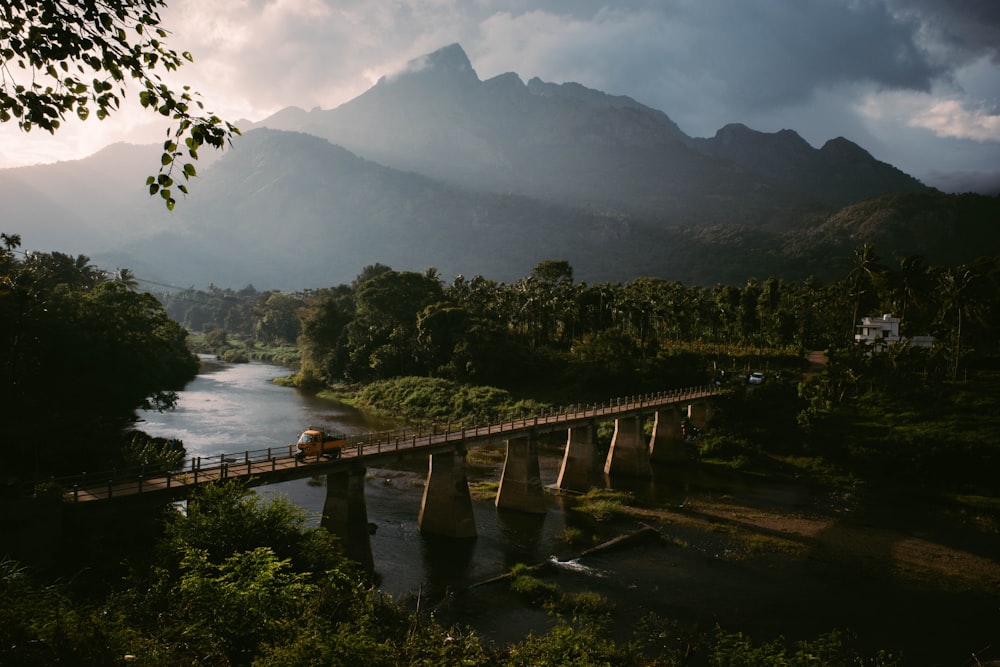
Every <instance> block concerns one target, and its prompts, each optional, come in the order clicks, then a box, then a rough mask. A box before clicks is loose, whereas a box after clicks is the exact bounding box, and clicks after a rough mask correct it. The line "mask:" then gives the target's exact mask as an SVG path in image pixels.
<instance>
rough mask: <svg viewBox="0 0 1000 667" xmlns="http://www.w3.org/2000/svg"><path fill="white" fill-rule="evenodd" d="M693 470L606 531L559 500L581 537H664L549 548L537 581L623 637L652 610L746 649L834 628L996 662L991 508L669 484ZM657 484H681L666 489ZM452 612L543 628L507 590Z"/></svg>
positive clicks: (925, 660) (875, 642) (999, 578)
mask: <svg viewBox="0 0 1000 667" xmlns="http://www.w3.org/2000/svg"><path fill="white" fill-rule="evenodd" d="M699 467H701V466H695V468H699ZM703 475H704V473H703V472H700V471H698V470H696V469H689V470H688V471H687V473H686V474H685V473H684V472H678V473H676V474H674V475H671V478H670V480H669V481H668V480H667V479H665V476H662V477H661V478H660V479H658V480H657V482H656V484H655V487H657V488H658V489H659V491H657V492H655V494H654V495H655V496H659V497H658V498H654V497H651V496H643V495H642V494H641V493H640V494H637V495H636V497H635V501H634V502H631V503H629V504H627V505H626V507H625V511H624V514H620V515H619V516H618V518H617V519H615V520H614V521H613V522H607V523H603V524H594V523H587V522H584V523H582V524H581V523H580V522H579V521H578V519H579V517H576V518H572V517H573V515H574V514H576V513H575V512H574V511H573V510H572V508H571V504H568V505H567V514H568V515H569V517H568V518H567V524H573V525H577V526H581V525H587V526H588V528H585V529H583V530H584V532H585V533H587V531H588V530H589V531H591V532H593V533H594V534H595V536H596V534H597V533H600V534H601V536H602V537H601V538H600V540H601V541H603V540H607V539H612V538H611V537H609V536H612V535H614V534H622V535H624V534H629V533H631V532H633V531H636V530H642V531H644V534H645V533H646V532H647V531H649V530H655V531H656V533H657V534H658V536H659V539H654V540H652V541H650V540H643V541H641V542H638V543H635V544H633V545H630V546H629V547H627V548H625V549H616V550H613V551H606V552H605V551H601V552H598V553H586V551H585V549H582V548H572V547H567V548H566V550H565V551H566V553H575V554H578V555H579V557H578V558H571V557H569V556H567V555H565V554H562V555H559V556H557V557H556V558H555V560H554V561H553V562H552V565H553V567H546V568H544V569H543V570H541V571H540V574H539V576H544V577H545V578H546V580H547V581H550V582H552V583H554V584H556V585H558V587H559V588H560V590H564V591H567V592H578V593H582V592H588V593H596V594H599V595H602V596H604V597H606V598H607V599H609V600H613V601H616V602H615V603H614V609H613V612H612V615H611V617H612V619H613V624H614V626H615V633H616V637H617V638H618V639H619V640H621V641H628V639H629V637H630V633H631V631H632V630H633V629H635V628H636V627H638V626H639V624H641V623H642V619H643V618H644V617H645V616H648V615H649V614H656V615H657V616H659V617H661V618H672V619H676V620H677V621H678V622H679V623H681V624H682V625H683V626H685V627H689V628H696V629H698V631H700V632H709V631H711V630H712V629H713V628H715V627H716V626H718V627H721V628H722V629H723V630H724V631H727V632H741V633H745V634H746V635H748V636H750V637H753V639H754V641H756V642H765V641H772V640H775V639H778V638H784V639H785V640H787V641H790V642H795V641H811V640H814V639H816V638H817V637H819V636H821V635H823V634H824V633H828V632H830V631H834V630H837V631H843V632H845V633H848V634H852V635H853V636H854V639H853V640H852V641H853V642H854V645H855V646H857V648H858V650H859V651H861V652H862V654H865V655H874V654H875V653H876V652H877V651H880V650H885V651H887V652H889V653H891V654H893V655H896V656H902V658H903V661H902V664H907V665H910V664H912V665H942V666H948V667H951V666H954V665H964V664H977V663H975V662H971V663H970V662H969V659H970V656H972V655H975V656H977V659H978V660H979V661H980V663H978V664H990V663H989V662H988V661H989V660H990V659H992V660H998V659H1000V646H998V645H996V644H995V637H996V634H995V633H996V628H997V627H1000V609H998V605H997V600H998V599H1000V563H998V562H997V560H996V557H995V554H996V534H995V532H994V528H993V525H992V524H991V523H990V518H989V513H983V514H982V515H975V514H970V513H968V512H967V511H963V506H959V505H954V504H949V503H947V502H942V501H939V500H932V499H927V498H920V497H916V496H906V495H902V494H880V493H876V492H872V491H867V492H845V491H842V490H839V491H838V490H833V489H829V488H825V487H817V486H812V485H809V484H808V483H800V482H796V481H794V480H792V481H790V480H762V479H759V478H753V479H746V478H744V479H742V480H741V479H740V477H741V476H740V475H739V474H733V475H728V473H727V477H729V479H731V480H734V481H735V483H734V484H731V485H719V486H716V487H714V488H710V486H711V485H705V484H701V483H692V484H690V485H689V486H688V487H687V488H686V489H685V488H684V487H683V484H684V483H683V482H680V481H679V480H681V479H684V478H687V479H689V480H694V479H697V478H699V477H700V476H703ZM668 485H671V486H676V488H674V489H673V490H671V491H664V487H666V486H668ZM665 496H666V497H665ZM587 534H589V533H587ZM449 606H450V607H451V609H452V610H453V612H454V613H455V618H456V620H458V619H459V617H460V616H461V617H462V618H465V619H469V620H468V622H470V623H471V624H472V625H473V627H474V628H475V629H476V630H477V632H480V633H481V634H483V635H484V636H487V637H490V638H491V639H492V640H494V641H496V642H498V643H510V642H513V641H518V640H519V639H520V638H522V637H523V636H524V633H526V632H527V631H529V630H531V629H535V628H544V627H547V625H548V624H551V623H552V622H553V620H552V619H551V618H546V616H545V614H544V613H543V612H540V611H539V610H538V609H536V608H532V607H530V605H528V604H526V602H525V601H524V600H523V599H521V598H519V597H518V596H517V595H516V594H515V593H514V592H512V591H510V590H509V589H508V588H507V587H506V586H504V584H503V582H502V581H498V582H497V583H495V584H494V585H491V586H488V587H478V588H476V589H474V590H467V591H462V592H454V593H453V594H452V596H451V598H450V600H449V601H447V602H446V603H445V605H444V613H445V618H451V617H450V616H448V615H447V613H448V612H447V609H448V608H449Z"/></svg>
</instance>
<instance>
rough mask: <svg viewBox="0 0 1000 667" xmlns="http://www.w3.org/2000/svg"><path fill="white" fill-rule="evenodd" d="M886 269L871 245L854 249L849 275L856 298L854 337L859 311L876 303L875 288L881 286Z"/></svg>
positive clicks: (853, 314) (867, 244) (848, 278)
mask: <svg viewBox="0 0 1000 667" xmlns="http://www.w3.org/2000/svg"><path fill="white" fill-rule="evenodd" d="M885 272H886V267H885V266H883V265H882V263H881V261H880V259H879V256H878V255H877V254H876V253H875V246H874V245H872V244H871V243H862V244H861V245H859V246H858V247H857V248H855V249H854V261H853V262H852V264H851V271H850V272H849V273H848V274H847V284H848V287H849V288H850V290H851V296H852V297H853V298H854V309H853V311H852V313H851V328H850V329H849V331H850V332H852V333H851V335H852V336H853V331H854V327H855V326H856V325H857V323H858V311H860V310H861V308H862V301H863V300H864V297H865V296H868V297H869V298H868V299H867V300H864V304H865V305H867V304H870V303H874V300H873V299H872V298H871V297H872V295H873V293H874V291H875V288H877V287H878V286H879V283H880V281H881V279H882V277H883V276H884V275H885Z"/></svg>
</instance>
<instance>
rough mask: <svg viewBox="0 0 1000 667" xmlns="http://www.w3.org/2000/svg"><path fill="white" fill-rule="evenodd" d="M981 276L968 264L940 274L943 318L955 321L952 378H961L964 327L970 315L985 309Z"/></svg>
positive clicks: (941, 319)
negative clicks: (960, 365) (981, 289)
mask: <svg viewBox="0 0 1000 667" xmlns="http://www.w3.org/2000/svg"><path fill="white" fill-rule="evenodd" d="M980 283H981V276H980V275H979V274H978V273H976V272H975V271H973V270H972V269H969V268H966V267H961V266H960V267H957V268H951V269H946V270H944V271H942V272H941V273H940V274H939V275H938V289H939V297H940V310H939V313H938V316H939V320H940V322H941V323H942V324H944V325H945V326H949V322H951V321H954V348H953V349H952V355H953V357H954V359H953V365H952V373H951V379H952V380H957V379H958V368H959V364H960V362H961V357H962V327H963V325H964V324H965V323H966V321H967V320H968V319H969V318H974V317H976V316H977V315H978V314H979V313H980V312H981V310H982V302H981V301H980V299H979V294H978V288H979V285H980Z"/></svg>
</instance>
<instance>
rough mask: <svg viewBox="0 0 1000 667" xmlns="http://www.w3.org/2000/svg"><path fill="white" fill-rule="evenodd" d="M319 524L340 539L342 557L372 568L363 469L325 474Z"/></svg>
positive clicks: (373, 566)
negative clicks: (324, 498) (323, 496)
mask: <svg viewBox="0 0 1000 667" xmlns="http://www.w3.org/2000/svg"><path fill="white" fill-rule="evenodd" d="M320 525H321V526H323V527H324V528H326V529H327V530H329V531H330V532H331V533H333V534H334V535H336V536H337V537H339V538H340V542H341V544H343V545H344V555H346V556H347V557H348V558H350V559H351V560H354V561H357V562H358V563H361V565H362V566H363V567H364V568H366V569H367V570H368V571H372V570H374V569H375V559H374V557H373V556H372V543H371V539H370V537H369V532H368V508H367V506H366V505H365V469H364V468H352V469H350V470H338V471H336V472H329V473H327V474H326V500H325V501H324V503H323V518H322V519H321V520H320Z"/></svg>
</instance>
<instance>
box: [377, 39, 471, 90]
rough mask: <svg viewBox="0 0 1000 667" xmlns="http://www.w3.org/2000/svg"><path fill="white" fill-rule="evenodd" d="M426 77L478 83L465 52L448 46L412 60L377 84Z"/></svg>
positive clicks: (458, 46) (453, 45)
mask: <svg viewBox="0 0 1000 667" xmlns="http://www.w3.org/2000/svg"><path fill="white" fill-rule="evenodd" d="M428 77H433V78H444V79H454V80H459V81H470V82H476V83H478V82H479V76H478V75H477V74H476V70H474V69H472V62H471V61H470V60H469V56H467V55H465V50H464V49H463V48H462V47H461V45H459V44H457V43H456V44H449V45H448V46H445V47H442V48H440V49H438V50H437V51H433V52H431V53H428V54H426V55H423V56H420V57H419V58H414V59H413V60H410V61H409V62H407V63H406V66H405V67H403V69H402V70H400V71H399V72H397V73H396V74H395V75H392V76H389V77H385V76H383V77H382V78H381V79H379V83H385V82H387V81H393V80H400V79H409V78H420V79H426V78H428Z"/></svg>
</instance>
